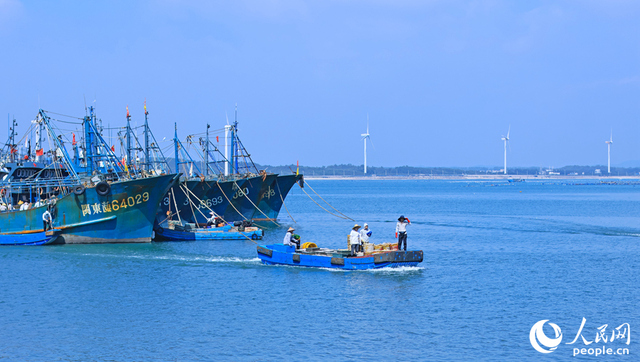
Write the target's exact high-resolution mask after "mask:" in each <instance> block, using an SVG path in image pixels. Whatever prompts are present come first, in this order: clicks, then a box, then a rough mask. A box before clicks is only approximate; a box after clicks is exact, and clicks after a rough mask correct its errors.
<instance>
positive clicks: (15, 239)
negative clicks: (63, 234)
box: [0, 230, 60, 245]
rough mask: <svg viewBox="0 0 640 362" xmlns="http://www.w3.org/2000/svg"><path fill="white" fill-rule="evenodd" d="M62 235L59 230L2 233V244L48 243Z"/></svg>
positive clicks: (0, 241)
mask: <svg viewBox="0 0 640 362" xmlns="http://www.w3.org/2000/svg"><path fill="white" fill-rule="evenodd" d="M59 236H60V231H59V230H53V231H48V232H44V231H41V232H33V233H13V234H0V245H46V244H53V243H55V242H56V240H57V239H58V237H59Z"/></svg>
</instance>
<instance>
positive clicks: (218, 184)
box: [216, 181, 249, 221]
mask: <svg viewBox="0 0 640 362" xmlns="http://www.w3.org/2000/svg"><path fill="white" fill-rule="evenodd" d="M234 182H235V181H234ZM216 185H217V186H218V188H219V189H220V192H222V195H223V196H224V198H225V199H227V202H229V205H231V207H233V209H234V210H236V212H237V213H238V214H240V216H242V218H243V219H245V220H247V221H248V220H249V219H247V218H246V217H244V215H242V213H241V212H240V211H238V209H236V207H235V206H234V205H233V204H232V203H231V200H229V198H228V197H227V194H225V193H224V191H222V187H220V183H218V181H216Z"/></svg>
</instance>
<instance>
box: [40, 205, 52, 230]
mask: <svg viewBox="0 0 640 362" xmlns="http://www.w3.org/2000/svg"><path fill="white" fill-rule="evenodd" d="M42 228H43V229H44V231H47V229H52V227H51V213H50V212H49V209H46V210H44V213H42Z"/></svg>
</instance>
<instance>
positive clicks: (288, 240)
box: [282, 227, 300, 249]
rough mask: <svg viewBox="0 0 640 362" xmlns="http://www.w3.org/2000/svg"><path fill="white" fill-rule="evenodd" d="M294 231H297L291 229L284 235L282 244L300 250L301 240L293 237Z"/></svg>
mask: <svg viewBox="0 0 640 362" xmlns="http://www.w3.org/2000/svg"><path fill="white" fill-rule="evenodd" d="M294 231H295V229H294V228H292V227H290V228H289V230H287V233H286V234H284V240H283V241H282V243H283V244H284V245H289V246H295V247H296V249H300V240H297V239H296V238H294V237H293V232H294Z"/></svg>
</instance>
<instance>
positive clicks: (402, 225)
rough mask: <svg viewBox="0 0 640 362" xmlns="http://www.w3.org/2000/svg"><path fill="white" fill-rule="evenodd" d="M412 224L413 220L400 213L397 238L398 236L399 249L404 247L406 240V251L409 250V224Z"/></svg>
mask: <svg viewBox="0 0 640 362" xmlns="http://www.w3.org/2000/svg"><path fill="white" fill-rule="evenodd" d="M409 224H411V221H410V220H409V219H407V218H405V217H404V215H400V217H399V218H398V223H397V224H396V238H398V250H400V249H401V248H402V243H403V242H404V251H407V225H409Z"/></svg>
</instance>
